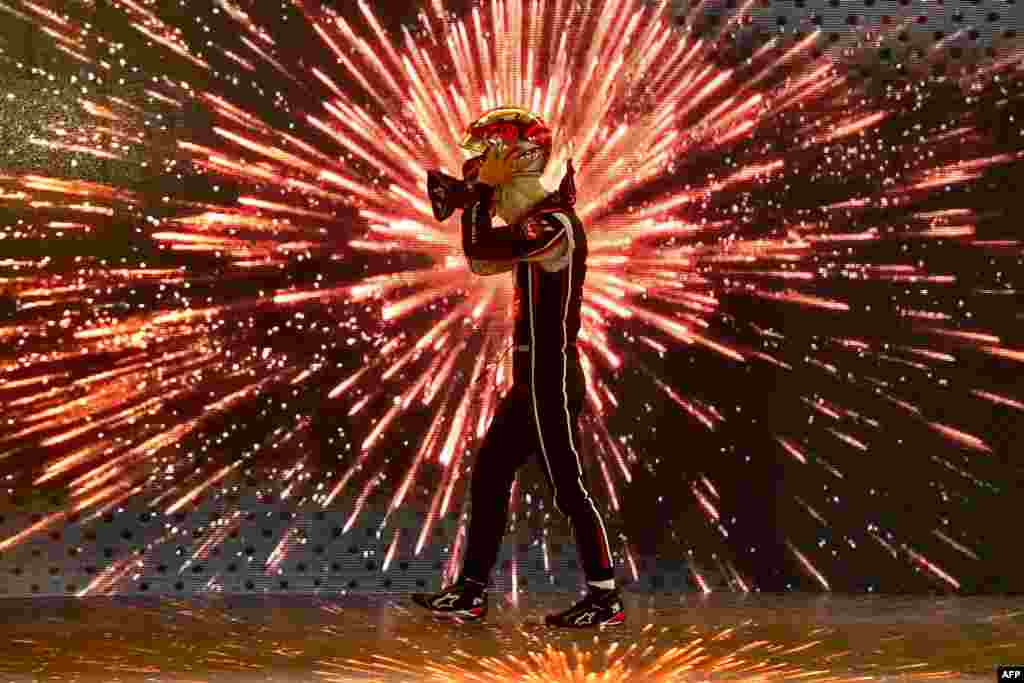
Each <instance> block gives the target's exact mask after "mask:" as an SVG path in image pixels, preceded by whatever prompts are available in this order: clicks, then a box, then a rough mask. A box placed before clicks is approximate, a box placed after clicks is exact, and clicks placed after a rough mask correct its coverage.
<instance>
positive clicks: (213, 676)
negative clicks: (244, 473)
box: [0, 593, 1024, 683]
mask: <svg viewBox="0 0 1024 683" xmlns="http://www.w3.org/2000/svg"><path fill="white" fill-rule="evenodd" d="M574 597H575V596H574V595H570V594H564V595H542V596H540V595H538V596H531V595H519V596H518V601H517V603H518V604H515V603H513V602H512V601H510V600H509V599H508V597H507V596H495V595H492V596H491V613H490V615H489V618H488V621H487V623H485V624H477V625H472V626H461V627H460V626H453V625H448V624H438V623H435V622H434V621H432V620H431V619H429V618H428V617H426V616H424V615H422V614H420V613H419V612H418V611H416V609H415V608H414V606H412V605H411V604H410V602H409V601H408V599H407V596H404V595H386V596H379V597H373V598H367V597H356V596H350V595H349V596H345V595H341V596H337V595H335V596H295V595H281V596H238V595H214V596H211V597H202V598H186V599H171V598H163V599H157V598H148V599H142V598H82V599H47V598H41V599H35V600H28V599H24V600H22V599H18V600H3V601H0V681H3V682H7V681H10V682H11V683H22V682H25V683H27V682H29V681H32V682H36V681H57V680H60V681H65V682H66V681H82V682H89V683H92V682H96V683H100V682H102V683H115V682H117V681H140V682H141V681H161V682H163V681H167V682H173V683H184V682H185V681H188V682H193V683H194V682H198V681H204V682H209V683H221V682H223V683H228V682H234V681H264V682H277V681H281V682H285V681H287V682H292V681H309V682H314V681H322V682H324V683H337V682H341V681H369V680H378V681H495V682H497V681H537V682H540V681H549V682H551V683H556V682H561V681H583V680H584V678H585V676H586V674H587V673H597V674H601V673H602V672H603V673H604V676H603V677H602V678H600V679H599V680H602V681H623V682H625V681H630V682H633V681H636V682H638V683H639V682H642V681H650V682H652V683H653V682H658V683H667V681H714V680H777V681H783V680H787V681H788V680H800V681H804V680H807V681H821V680H830V681H847V680H876V681H877V680H892V681H895V680H912V679H913V680H921V679H927V680H971V681H974V680H977V681H990V680H994V673H995V669H996V667H997V666H998V665H1008V664H1024V599H1021V598H905V597H885V596H871V597H856V596H851V597H843V596H828V595H826V596H812V595H788V594H787V595H762V594H753V595H735V594H718V593H713V594H710V595H707V596H699V595H693V594H686V595H676V596H671V595H669V596H666V595H658V596H648V595H636V594H628V595H626V603H627V606H628V608H629V612H628V616H629V621H628V623H627V624H626V625H625V626H622V627H618V628H617V629H616V630H614V631H612V630H608V631H604V632H598V631H583V632H570V631H550V630H547V629H543V628H540V627H537V626H535V625H534V623H536V622H537V621H538V620H540V618H541V617H542V615H543V614H545V613H546V612H549V611H553V610H555V609H557V608H560V607H562V606H563V605H566V604H569V603H570V602H572V600H573V598H574Z"/></svg>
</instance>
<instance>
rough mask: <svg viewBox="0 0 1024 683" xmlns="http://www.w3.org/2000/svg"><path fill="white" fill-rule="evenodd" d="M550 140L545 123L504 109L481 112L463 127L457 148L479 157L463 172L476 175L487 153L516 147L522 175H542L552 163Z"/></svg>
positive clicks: (516, 109)
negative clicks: (492, 149)
mask: <svg viewBox="0 0 1024 683" xmlns="http://www.w3.org/2000/svg"><path fill="white" fill-rule="evenodd" d="M551 144H552V136H551V129H550V128H548V126H547V124H546V123H544V120H543V119H542V118H541V117H540V116H539V115H538V114H535V113H533V112H531V111H529V110H528V109H523V108H522V107H512V106H504V107H497V108H495V109H491V110H489V111H486V112H484V113H483V114H482V115H481V116H480V117H479V118H477V119H476V120H475V121H473V122H472V123H470V124H469V125H468V126H467V127H466V132H465V134H464V135H463V137H462V142H461V143H460V144H459V147H461V148H462V149H465V150H467V151H469V152H472V153H475V154H477V155H478V156H476V157H474V158H473V159H470V160H469V161H467V162H466V165H465V166H464V167H463V172H464V173H465V172H467V171H470V172H472V171H475V170H476V169H477V168H479V165H480V162H481V161H482V157H483V155H484V153H486V152H487V149H488V148H489V147H492V146H497V147H499V148H501V149H507V148H509V147H515V148H516V149H518V151H519V153H518V155H517V157H518V158H519V159H521V160H522V162H523V165H522V167H521V170H520V173H521V174H524V175H526V174H529V175H539V174H542V173H544V169H545V168H547V165H548V161H549V160H550V159H551Z"/></svg>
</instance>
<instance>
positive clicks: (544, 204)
mask: <svg viewBox="0 0 1024 683" xmlns="http://www.w3.org/2000/svg"><path fill="white" fill-rule="evenodd" d="M476 192H477V197H476V200H475V201H474V203H472V204H471V205H469V206H467V207H466V208H465V210H464V211H463V214H462V245H463V249H464V250H465V252H466V257H467V258H468V259H469V261H470V265H471V267H472V269H473V271H474V272H476V273H478V274H493V273H497V272H503V271H505V270H508V269H510V268H514V270H515V278H516V299H517V305H516V325H515V337H514V348H515V353H514V355H513V358H514V360H513V377H514V382H513V387H512V390H511V391H510V392H509V394H508V395H507V396H506V397H505V399H504V400H503V401H502V403H501V405H500V406H499V407H498V410H497V411H496V413H495V416H494V421H493V422H492V423H491V426H490V429H489V430H488V431H487V434H486V435H485V437H484V441H483V445H482V446H481V448H480V451H479V453H478V454H477V460H476V465H475V467H474V470H473V477H472V484H471V497H472V508H473V510H472V519H471V521H470V526H469V537H468V540H467V544H466V556H465V560H464V562H463V570H462V575H463V577H467V578H471V579H474V580H477V581H481V582H483V583H485V584H486V583H487V582H488V579H489V577H490V573H491V570H492V569H493V567H494V564H495V563H496V562H497V559H498V551H499V549H500V547H501V542H502V538H503V537H504V535H505V528H506V525H507V523H508V505H509V494H510V492H511V489H512V483H513V480H514V479H515V475H516V471H517V470H518V469H519V467H520V466H521V465H522V464H524V463H525V462H526V459H527V457H528V456H529V455H530V454H531V453H538V454H539V455H540V457H541V460H542V465H543V470H544V472H545V474H546V475H547V478H548V483H549V484H550V485H551V488H552V491H553V493H554V500H555V507H556V508H557V509H558V510H559V512H561V513H562V514H564V515H566V516H568V518H569V521H570V522H571V524H572V528H573V533H574V535H575V537H576V544H577V552H578V553H579V556H580V559H581V561H582V565H583V569H584V572H585V574H586V578H587V580H588V581H607V580H609V579H612V578H614V570H613V566H612V559H611V548H610V546H609V542H608V534H607V532H606V531H605V528H604V523H603V521H602V519H601V515H600V513H599V512H598V510H597V506H596V505H595V504H594V501H593V499H592V498H591V496H590V493H589V492H588V491H587V487H586V484H585V483H584V474H583V467H582V465H581V462H580V453H579V436H578V435H579V429H578V422H579V415H580V412H581V410H582V408H583V403H584V395H585V385H584V378H583V370H582V367H581V365H580V358H579V352H578V350H577V347H576V337H577V335H578V333H579V329H580V308H581V305H582V298H583V278H584V276H585V274H586V262H587V239H586V235H585V234H584V231H583V224H582V223H581V222H580V219H579V217H578V216H577V215H576V213H575V211H573V209H572V206H571V201H572V200H569V201H566V200H565V198H564V197H563V196H561V195H560V193H558V192H556V193H553V194H551V195H549V196H548V197H547V198H546V199H544V200H542V201H541V202H540V203H539V204H538V205H537V206H535V207H534V208H533V209H531V210H530V212H529V213H528V214H527V215H526V216H524V217H523V218H522V219H520V220H519V221H518V222H517V223H516V224H515V225H512V226H508V227H505V228H501V227H499V228H493V227H492V224H491V203H492V202H493V201H494V188H492V187H490V186H488V185H484V184H479V185H477V188H476Z"/></svg>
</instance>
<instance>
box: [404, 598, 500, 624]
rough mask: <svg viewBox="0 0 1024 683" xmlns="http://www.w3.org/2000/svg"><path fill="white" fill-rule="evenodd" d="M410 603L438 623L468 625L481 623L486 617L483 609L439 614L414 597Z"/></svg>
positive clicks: (424, 601)
mask: <svg viewBox="0 0 1024 683" xmlns="http://www.w3.org/2000/svg"><path fill="white" fill-rule="evenodd" d="M412 601H413V602H414V603H415V604H417V605H419V606H420V607H422V608H423V609H425V610H427V611H428V612H429V613H430V615H431V616H432V617H434V618H435V619H437V620H439V621H458V622H459V623H468V622H472V621H483V618H484V617H486V616H487V611H486V610H484V609H483V608H476V610H458V611H454V612H439V611H437V610H435V609H434V608H433V607H431V606H430V605H429V604H428V603H427V602H426V600H425V599H424V600H422V601H421V600H420V599H419V598H417V597H414V598H413V599H412Z"/></svg>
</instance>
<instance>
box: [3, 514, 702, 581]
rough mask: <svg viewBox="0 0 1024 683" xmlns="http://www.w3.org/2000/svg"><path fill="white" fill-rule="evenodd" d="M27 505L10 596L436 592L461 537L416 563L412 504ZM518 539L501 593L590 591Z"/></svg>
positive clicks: (18, 518)
mask: <svg viewBox="0 0 1024 683" xmlns="http://www.w3.org/2000/svg"><path fill="white" fill-rule="evenodd" d="M20 503H21V504H20V505H14V504H13V503H11V502H10V499H8V504H7V505H5V506H4V509H3V511H2V512H0V537H3V538H7V539H18V538H19V536H18V535H19V533H24V534H26V535H24V536H22V538H24V541H23V542H17V543H12V544H10V545H9V546H8V547H7V548H6V549H5V550H4V551H3V552H2V554H0V577H2V580H0V595H2V596H6V597H26V596H48V595H49V596H52V595H69V594H71V595H95V594H147V593H149V594H172V595H173V594H188V593H204V592H210V591H214V592H229V593H266V592H294V593H315V592H350V593H403V592H412V591H416V590H423V589H425V588H426V589H431V590H434V589H436V588H438V587H439V586H440V584H441V581H442V575H443V572H444V570H445V568H447V567H448V566H449V562H450V559H451V553H452V544H453V542H454V540H455V538H456V534H457V529H458V519H457V516H456V515H454V514H451V515H448V516H446V517H444V518H441V519H438V520H437V522H436V523H435V525H434V526H433V530H432V532H431V537H430V538H429V539H428V540H427V541H426V542H425V543H424V546H423V549H422V552H420V553H419V555H416V554H415V547H416V545H417V543H418V540H419V535H420V533H421V530H422V529H423V525H424V520H425V515H424V514H423V513H421V512H417V511H415V510H413V509H410V508H406V507H403V508H401V509H399V510H396V511H395V512H393V513H392V515H391V517H390V518H389V519H388V523H387V524H386V525H384V526H383V530H381V529H382V522H383V521H384V519H385V511H384V510H374V509H364V511H363V512H362V513H361V514H360V516H359V518H358V523H357V524H354V525H353V526H352V527H351V528H350V529H349V530H348V531H345V530H344V527H345V524H346V521H347V519H348V517H349V516H350V515H351V510H350V509H348V508H347V507H345V506H339V507H338V508H336V509H327V510H313V509H309V510H297V509H295V508H294V507H292V506H290V505H288V504H287V503H286V502H285V503H282V502H275V503H264V502H261V500H260V499H258V498H257V497H256V496H251V497H247V496H242V497H240V498H239V499H238V500H237V501H232V504H231V507H230V508H226V507H225V505H224V503H223V502H221V503H217V502H211V503H207V504H204V505H200V506H199V507H194V508H192V509H190V510H188V511H187V512H184V511H183V512H177V513H174V514H170V515H166V514H163V513H161V512H155V511H154V510H152V509H149V508H146V507H145V505H144V504H143V503H141V502H140V503H139V504H129V505H127V506H124V507H122V508H118V509H116V510H114V511H110V512H107V513H106V514H104V515H102V516H100V517H98V518H92V517H90V518H81V519H78V520H77V521H71V520H70V519H65V518H64V517H63V514H62V511H63V510H64V508H63V507H61V506H57V505H54V504H53V502H52V501H48V500H45V499H35V500H31V499H30V500H27V501H26V500H25V499H24V498H21V499H20ZM30 529H35V530H36V531H35V532H34V533H29V532H28V530H30ZM396 536H397V540H396ZM521 537H522V535H521V534H509V535H508V536H507V537H506V539H505V543H504V545H503V546H502V552H501V555H500V557H499V562H498V567H497V569H496V571H495V573H494V576H493V583H492V589H493V590H495V591H499V592H501V591H510V590H512V589H513V575H515V577H516V578H515V583H516V588H517V589H518V590H523V591H531V592H542V591H566V590H575V589H576V588H578V587H579V586H580V585H581V584H582V581H583V576H582V572H581V571H580V570H579V568H578V562H577V559H576V548H575V545H574V543H573V541H572V539H571V538H570V539H552V540H550V541H549V545H548V548H549V552H548V563H547V566H545V561H544V552H543V549H542V547H541V545H540V544H539V543H535V542H528V541H527V542H524V541H520V540H519V538H521ZM549 538H550V537H549ZM392 546H394V549H393V551H392V552H391V554H390V557H389V550H391V549H392ZM513 560H514V562H515V570H514V571H513V566H512V563H513ZM634 562H635V564H636V565H637V569H638V570H639V571H640V572H641V576H642V579H643V580H642V581H640V582H638V583H636V584H634V585H632V586H631V588H628V589H633V590H655V591H661V590H671V591H676V592H677V591H682V590H688V589H692V588H693V587H694V585H693V583H692V578H688V572H687V571H686V569H685V567H684V566H682V564H681V563H672V562H664V561H659V560H655V559H653V558H636V559H635V560H634ZM617 565H618V567H617V573H618V574H619V575H620V576H621V577H622V578H623V579H624V582H626V583H629V582H630V581H631V577H630V569H629V567H628V566H627V565H626V564H624V563H623V561H622V559H621V558H619V559H618V562H617ZM704 578H707V577H704ZM711 580H713V581H717V580H718V579H717V578H715V579H711Z"/></svg>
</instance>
